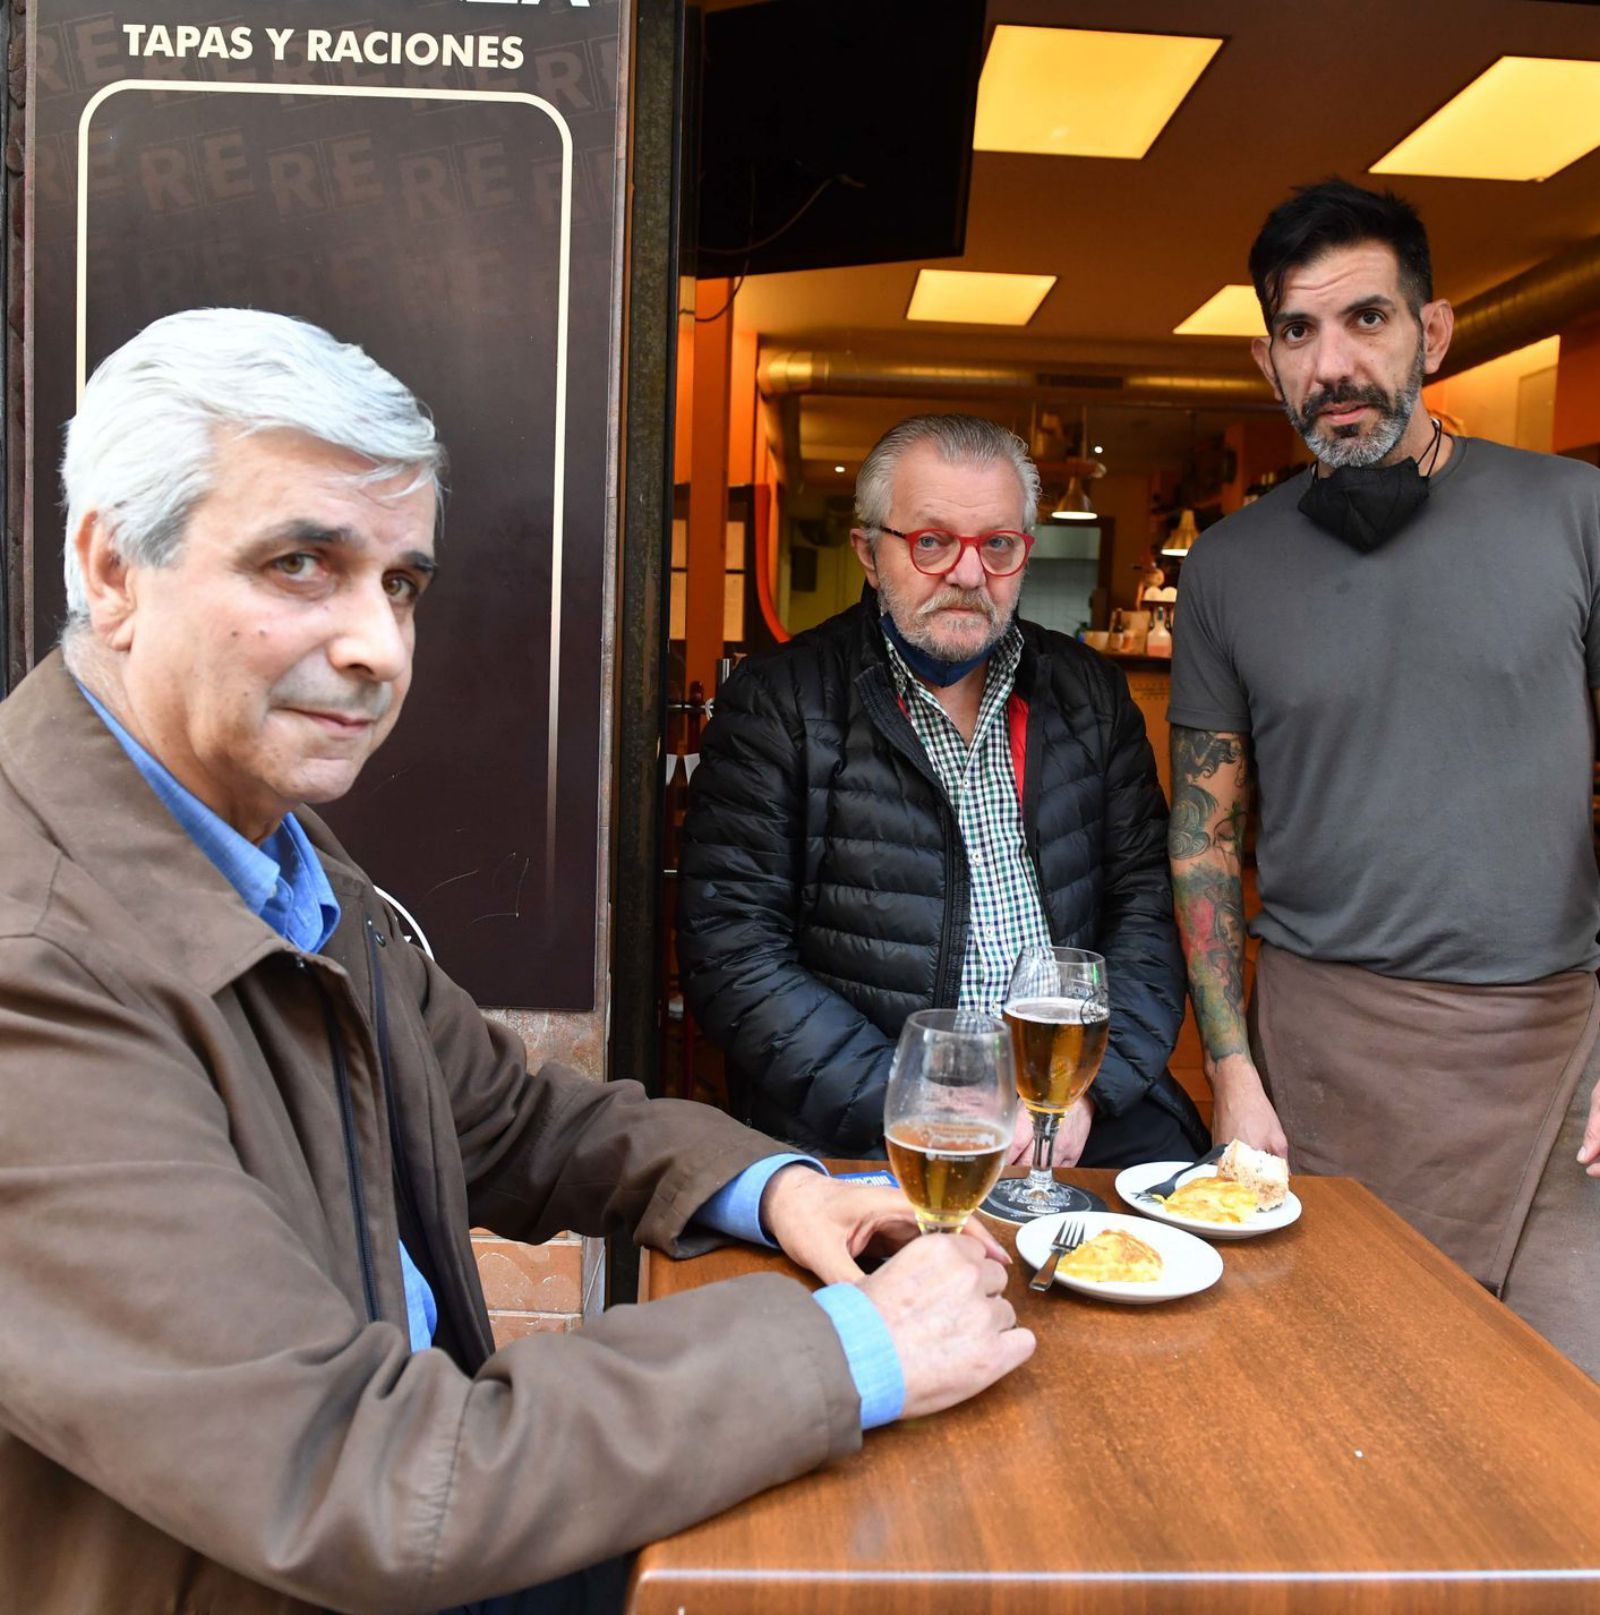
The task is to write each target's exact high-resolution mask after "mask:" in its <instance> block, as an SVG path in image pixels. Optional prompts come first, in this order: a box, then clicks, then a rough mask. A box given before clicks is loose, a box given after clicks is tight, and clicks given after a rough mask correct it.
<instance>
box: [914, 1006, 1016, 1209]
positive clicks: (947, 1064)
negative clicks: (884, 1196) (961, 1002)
mask: <svg viewBox="0 0 1600 1615" xmlns="http://www.w3.org/2000/svg"><path fill="white" fill-rule="evenodd" d="M1016 1118H1017V1080H1016V1074H1015V1072H1014V1070H1013V1068H1012V1048H1011V1038H1010V1035H1009V1034H1008V1033H1007V1031H1006V1029H1005V1027H1004V1026H1003V1025H1002V1024H1001V1023H1000V1022H999V1021H997V1020H995V1019H994V1017H993V1016H992V1015H979V1014H974V1013H972V1012H970V1011H967V1010H956V1009H919V1010H917V1011H916V1013H915V1014H912V1015H908V1016H907V1017H906V1024H905V1026H904V1027H903V1028H902V1029H901V1032H900V1042H899V1044H898V1046H897V1047H896V1049H895V1051H894V1063H893V1065H892V1066H891V1067H890V1069H889V1089H888V1092H887V1094H886V1095H885V1096H884V1104H883V1131H884V1138H885V1142H886V1143H887V1144H888V1147H889V1164H890V1165H891V1166H892V1167H893V1168H894V1175H895V1176H896V1177H897V1178H898V1179H899V1180H900V1187H901V1188H902V1189H904V1190H905V1193H906V1198H907V1199H908V1200H909V1201H910V1202H911V1204H912V1207H913V1209H914V1210H915V1211H916V1214H917V1226H918V1227H919V1228H920V1229H921V1230H922V1232H923V1233H925V1234H956V1233H960V1231H961V1229H962V1228H963V1226H965V1224H966V1220H967V1218H968V1217H970V1216H971V1215H972V1213H973V1211H974V1209H976V1207H977V1204H978V1202H979V1201H980V1200H982V1199H983V1197H984V1196H985V1195H986V1194H988V1192H989V1191H990V1189H992V1188H993V1187H994V1184H995V1179H996V1178H998V1177H999V1176H1000V1173H1001V1170H1002V1168H1004V1166H1005V1164H1006V1155H1007V1154H1008V1152H1009V1149H1010V1144H1011V1133H1012V1129H1013V1128H1014V1126H1015V1125H1016Z"/></svg>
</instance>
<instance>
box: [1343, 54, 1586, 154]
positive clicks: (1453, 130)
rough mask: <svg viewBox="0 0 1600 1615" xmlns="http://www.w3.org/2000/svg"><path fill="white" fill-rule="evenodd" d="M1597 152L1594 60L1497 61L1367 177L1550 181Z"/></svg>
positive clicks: (1516, 58)
mask: <svg viewBox="0 0 1600 1615" xmlns="http://www.w3.org/2000/svg"><path fill="white" fill-rule="evenodd" d="M1596 146H1600V61H1594V62H1589V61H1564V60H1557V59H1555V58H1553V57H1547V56H1502V57H1501V58H1500V60H1499V61H1497V62H1496V63H1495V64H1494V65H1493V66H1492V67H1490V68H1487V69H1486V70H1485V71H1484V72H1482V73H1480V74H1479V75H1478V77H1477V78H1475V79H1474V80H1473V81H1472V83H1470V84H1469V85H1468V86H1467V87H1466V89H1464V90H1463V91H1462V92H1461V93H1460V94H1459V95H1458V96H1456V97H1455V98H1454V99H1453V100H1451V101H1447V102H1446V103H1445V104H1444V106H1442V107H1440V108H1439V110H1438V111H1437V112H1436V113H1434V115H1433V116H1432V117H1431V118H1429V119H1428V121H1427V122H1426V123H1424V124H1422V125H1421V126H1420V127H1419V128H1417V129H1414V130H1413V131H1412V132H1411V133H1410V134H1409V135H1407V136H1406V138H1405V139H1404V140H1402V141H1401V142H1400V144H1399V145H1398V146H1396V147H1395V148H1394V150H1393V151H1391V152H1389V153H1388V154H1387V155H1386V156H1384V157H1380V158H1379V159H1378V161H1377V162H1375V163H1374V164H1373V165H1372V168H1371V170H1370V172H1372V173H1374V174H1429V175H1436V176H1439V177H1443V178H1449V179H1512V180H1536V179H1549V177H1550V176H1551V175H1552V174H1556V173H1559V172H1560V171H1561V170H1562V169H1563V168H1565V167H1566V166H1567V165H1568V164H1569V163H1575V162H1576V161H1577V160H1578V159H1579V158H1580V157H1583V156H1585V155H1587V154H1588V153H1589V152H1591V151H1593V150H1594V149H1595V147H1596Z"/></svg>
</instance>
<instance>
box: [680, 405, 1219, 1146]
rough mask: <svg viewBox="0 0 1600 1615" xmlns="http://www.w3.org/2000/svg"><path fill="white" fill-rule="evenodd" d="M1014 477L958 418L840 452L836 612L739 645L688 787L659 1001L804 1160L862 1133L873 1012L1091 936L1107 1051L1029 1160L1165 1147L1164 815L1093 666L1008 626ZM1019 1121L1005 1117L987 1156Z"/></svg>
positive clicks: (905, 1009)
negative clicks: (666, 992) (674, 968)
mask: <svg viewBox="0 0 1600 1615" xmlns="http://www.w3.org/2000/svg"><path fill="white" fill-rule="evenodd" d="M1038 502H1039V474H1038V471H1037V469H1036V468H1035V467H1034V464H1033V462H1032V461H1031V460H1030V459H1029V458H1028V455H1027V452H1026V449H1025V448H1024V446H1023V444H1022V443H1021V442H1020V441H1019V440H1018V439H1017V438H1016V437H1015V436H1014V435H1013V434H1012V433H1011V432H1008V431H1006V430H1005V429H1004V428H1002V427H999V426H996V425H995V424H994V423H993V422H991V421H987V420H983V419H979V418H977V417H974V416H969V415H919V416H914V417H913V418H911V419H910V420H907V421H903V422H901V423H900V425H898V426H896V427H895V428H893V429H892V430H891V431H890V432H888V433H887V434H886V435H885V436H884V437H883V438H882V439H881V440H880V441H879V443H878V444H877V445H876V446H875V447H874V448H873V450H872V451H871V453H870V454H868V456H867V458H866V460H865V461H864V462H863V463H862V467H861V474H860V476H859V478H858V479H857V482H856V518H857V522H858V525H857V527H856V528H855V529H854V530H853V532H852V535H851V537H852V542H853V543H854V545H855V549H856V554H857V556H858V557H859V558H860V561H861V565H862V567H863V569H864V570H865V572H866V580H867V588H866V590H865V591H864V593H863V597H862V600H861V602H860V604H859V605H857V606H855V607H853V608H851V609H850V610H848V611H844V612H841V613H840V614H839V615H838V616H836V617H833V618H831V619H830V620H829V621H827V622H825V623H823V624H822V625H821V626H820V627H818V628H815V629H812V630H810V631H809V632H807V633H804V634H801V635H800V636H799V637H798V638H796V639H794V640H793V641H791V642H790V643H789V644H788V645H786V646H784V647H783V648H782V649H781V650H779V651H776V652H774V653H773V654H771V655H770V656H766V657H762V658H756V659H754V660H752V661H748V662H745V663H744V664H742V665H741V667H740V668H739V670H738V672H737V673H736V674H735V676H734V677H733V678H732V679H731V680H730V681H729V683H728V684H727V686H726V687H725V689H724V690H723V692H722V693H721V695H719V697H718V700H717V712H716V717H715V719H714V720H713V721H712V723H711V725H710V727H709V728H708V729H707V731H706V736H705V741H704V745H703V747H702V753H701V765H700V767H699V769H698V770H697V772H696V773H695V776H694V781H693V784H692V786H691V789H690V805H689V814H688V818H687V820H686V822H685V825H684V848H683V856H682V860H681V862H682V875H681V882H680V891H681V897H680V904H679V939H678V952H679V962H680V965H681V967H682V973H683V981H684V989H685V995H686V997H687V999H688V1002H689V1005H690V1007H691V1008H692V1009H693V1011H694V1012H695V1014H696V1016H697V1017H698V1018H699V1020H700V1022H701V1024H702V1025H703V1026H704V1027H705V1029H706V1031H707V1033H708V1034H709V1035H710V1036H711V1037H712V1039H713V1040H715V1041H716V1042H717V1043H718V1044H719V1045H720V1046H721V1047H722V1048H723V1049H725V1050H726V1051H727V1054H728V1058H729V1069H730V1079H731V1087H732V1090H733V1098H734V1101H735V1105H736V1107H737V1108H738V1109H739V1110H740V1111H742V1112H743V1114H745V1115H746V1116H747V1117H749V1118H750V1119H752V1120H753V1121H754V1122H755V1123H756V1124H757V1125H758V1126H760V1127H762V1128H763V1129H765V1130H766V1131H768V1132H771V1133H775V1134H777V1135H779V1136H783V1137H787V1138H789V1139H791V1140H793V1141H795V1142H796V1143H798V1144H800V1145H802V1146H804V1147H806V1148H809V1149H816V1150H818V1151H821V1152H823V1153H826V1154H832V1155H843V1156H851V1155H865V1154H877V1153H881V1151H882V1141H883V1096H884V1088H885V1085H886V1084H887V1082H888V1076H889V1063H890V1058H891V1056H892V1054H893V1052H894V1044H895V1039H896V1037H897V1036H898V1035H899V1031H900V1028H901V1025H902V1024H903V1023H904V1021H905V1018H906V1016H907V1015H909V1014H910V1013H911V1012H912V1011H913V1010H917V1009H926V1008H928V1007H930V1006H935V1005H944V1006H955V1007H960V1008H971V1009H980V1010H985V1011H987V1012H989V1013H998V1011H999V1007H1000V1004H1001V1003H1002V1001H1003V999H1004V995H1005V991H1006V986H1007V982H1008V980H1009V977H1010V974H1011V968H1012V965H1013V964H1014V962H1015V960H1016V957H1017V954H1018V953H1019V951H1020V950H1021V949H1022V948H1023V947H1025V946H1027V945H1029V944H1032V943H1051V942H1054V943H1057V944H1062V945H1067V946H1074V947H1084V948H1091V949H1093V950H1095V951H1096V952H1099V953H1102V954H1104V955H1105V956H1106V960H1107V968H1108V974H1109V978H1110V988H1111V1006H1112V1008H1111V1046H1110V1049H1109V1050H1108V1052H1107V1054H1106V1057H1105V1061H1104V1063H1103V1064H1102V1066H1101V1069H1100V1074H1099V1076H1098V1077H1097V1078H1096V1080H1095V1084H1094V1086H1093V1088H1092V1089H1091V1090H1090V1096H1089V1098H1088V1099H1087V1100H1085V1101H1082V1102H1080V1104H1079V1106H1077V1107H1075V1108H1074V1110H1073V1111H1071V1112H1069V1113H1068V1115H1067V1116H1066V1117H1065V1118H1064V1119H1063V1121H1062V1123H1061V1126H1060V1130H1059V1132H1058V1133H1057V1134H1056V1137H1055V1144H1054V1150H1055V1155H1054V1158H1055V1161H1056V1163H1057V1164H1058V1165H1070V1164H1072V1163H1074V1162H1076V1161H1079V1160H1081V1161H1082V1162H1083V1163H1084V1164H1086V1165H1096V1166H1113V1165H1116V1166H1120V1165H1126V1164H1129V1163H1131V1162H1135V1161H1144V1160H1157V1159H1161V1160H1186V1159H1193V1157H1194V1154H1195V1152H1196V1151H1197V1150H1198V1149H1203V1148H1204V1147H1205V1144H1206V1135H1205V1129H1204V1126H1203V1124H1202V1123H1201V1121H1200V1118H1199V1116H1198V1114H1197V1113H1196V1112H1195V1110H1194V1107H1193V1105H1191V1104H1190V1102H1189V1100H1188V1098H1187V1096H1186V1095H1185V1094H1184V1093H1183V1091H1182V1090H1181V1089H1180V1088H1179V1087H1178V1086H1177V1084H1176V1083H1175V1082H1174V1081H1173V1080H1172V1078H1171V1076H1170V1075H1169V1074H1168V1073H1167V1070H1166V1062H1167V1057H1168V1055H1169V1054H1170V1053H1171V1051H1172V1047H1173V1044H1174V1043H1175V1041H1176V1040H1177V1036H1178V1029H1179V1026H1180V1025H1181V1023H1182V1020H1183V1005H1184V980H1183V965H1182V956H1181V954H1180V951H1179V947H1178V939H1177V932H1176V929H1175V927H1174V924H1173V920H1172V903H1171V893H1170V889H1169V886H1168V878H1167V873H1166V869H1165V866H1164V846H1165V836H1166V823H1167V810H1166V804H1165V802H1164V801H1163V799H1162V795H1161V788H1160V786H1159V785H1158V783H1157V780H1156V770H1155V761H1154V758H1153V756H1152V755H1151V751H1150V746H1149V743H1148V741H1147V740H1146V738H1145V732H1144V723H1143V720H1142V719H1141V718H1140V716H1139V711H1138V709H1137V707H1135V706H1134V704H1133V701H1132V700H1131V698H1130V697H1129V694H1128V689H1127V684H1126V682H1125V680H1124V679H1123V677H1122V675H1121V673H1120V672H1118V671H1117V670H1116V669H1115V668H1113V667H1111V666H1110V665H1109V664H1107V663H1106V662H1104V661H1102V660H1101V659H1100V658H1099V657H1097V656H1096V655H1095V654H1094V653H1093V652H1092V651H1089V650H1086V649H1084V647H1082V646H1081V645H1079V644H1077V643H1076V642H1075V641H1073V640H1071V639H1068V638H1066V637H1065V636H1064V635H1061V634H1056V633H1051V632H1050V631H1048V630H1046V629H1043V628H1040V627H1038V626H1037V625H1036V624H1033V623H1029V622H1025V621H1022V620H1020V619H1019V618H1018V617H1017V601H1018V597H1019V595H1020V594H1021V591H1022V585H1023V579H1024V576H1025V575H1026V568H1027V560H1028V552H1029V550H1030V548H1031V547H1032V544H1033V539H1032V536H1031V529H1032V527H1033V524H1034V522H1035V520H1036V519H1037V515H1038ZM1030 1137H1031V1128H1030V1127H1029V1124H1028V1121H1027V1119H1026V1113H1023V1114H1022V1115H1021V1116H1019V1121H1018V1131H1017V1137H1016V1140H1015V1142H1014V1147H1013V1159H1021V1158H1022V1156H1023V1155H1024V1154H1025V1153H1026V1151H1027V1149H1028V1145H1029V1139H1030Z"/></svg>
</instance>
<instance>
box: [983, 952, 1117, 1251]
mask: <svg viewBox="0 0 1600 1615" xmlns="http://www.w3.org/2000/svg"><path fill="white" fill-rule="evenodd" d="M1004 1013H1005V1020H1006V1025H1007V1026H1008V1027H1010V1029H1011V1041H1012V1046H1013V1048H1014V1049H1015V1055H1016V1069H1017V1092H1018V1094H1020V1095H1021V1097H1022V1102H1023V1104H1025V1105H1026V1106H1027V1107H1028V1110H1029V1112H1030V1114H1031V1115H1032V1117H1033V1164H1032V1166H1031V1168H1030V1169H1029V1172H1028V1175H1027V1177H1026V1178H1008V1179H1006V1181H1005V1182H1004V1183H1002V1184H1001V1185H1000V1186H999V1187H998V1188H997V1189H996V1190H995V1192H994V1194H993V1195H992V1196H991V1197H990V1200H989V1206H990V1208H991V1209H994V1210H997V1211H998V1212H999V1215H1001V1216H1003V1217H1009V1218H1011V1219H1013V1220H1014V1221H1016V1222H1028V1221H1031V1220H1032V1219H1033V1218H1034V1217H1044V1216H1049V1215H1052V1214H1054V1213H1055V1212H1058V1211H1086V1210H1088V1209H1089V1207H1090V1205H1091V1204H1092V1202H1091V1201H1090V1199H1089V1197H1088V1196H1087V1195H1086V1194H1084V1193H1083V1192H1082V1190H1080V1189H1074V1188H1072V1187H1070V1186H1069V1185H1068V1184H1065V1183H1057V1182H1056V1180H1055V1178H1054V1177H1053V1176H1052V1175H1051V1171H1050V1165H1049V1162H1050V1153H1051V1149H1052V1146H1053V1145H1054V1144H1055V1137H1056V1129H1057V1128H1058V1127H1059V1126H1060V1125H1061V1118H1062V1117H1063V1116H1064V1115H1066V1113H1067V1112H1068V1111H1069V1110H1070V1109H1071V1108H1072V1106H1073V1105H1075V1104H1076V1103H1077V1102H1078V1101H1079V1100H1080V1099H1081V1098H1082V1097H1083V1096H1084V1094H1086V1093H1087V1092H1088V1091H1089V1084H1090V1083H1091V1082H1093V1081H1094V1079H1095V1073H1096V1072H1097V1071H1099V1069H1100V1061H1101V1060H1102V1059H1103V1058H1104V1057H1105V1052H1106V1042H1107V1040H1108V1038H1109V1036H1110V1033H1111V999H1110V995H1109V993H1108V990H1107V987H1106V962H1105V960H1104V958H1102V957H1101V955H1100V954H1098V953H1088V952H1086V951H1085V950H1084V949H1082V948H1045V947H1036V948H1024V949H1023V950H1022V953H1021V955H1020V956H1019V957H1018V959H1017V964H1016V968H1015V969H1014V970H1013V971H1012V972H1011V985H1010V987H1009V988H1007V990H1006V1002H1005V1011H1004Z"/></svg>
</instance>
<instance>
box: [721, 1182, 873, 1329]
mask: <svg viewBox="0 0 1600 1615" xmlns="http://www.w3.org/2000/svg"><path fill="white" fill-rule="evenodd" d="M797 1161H798V1162H799V1163H800V1164H801V1165H802V1166H809V1167H814V1168H815V1169H816V1170H817V1171H818V1172H820V1173H822V1175H823V1176H824V1177H826V1176H827V1174H828V1169H827V1168H826V1167H825V1166H824V1165H823V1164H822V1162H821V1161H814V1160H812V1158H811V1157H810V1156H809V1155H768V1156H766V1157H765V1158H764V1159H762V1160H759V1161H757V1162H756V1163H755V1164H754V1165H753V1166H747V1167H746V1168H745V1169H744V1171H743V1172H741V1173H740V1174H739V1175H738V1177H736V1178H733V1179H731V1180H730V1181H729V1182H727V1183H725V1184H723V1186H722V1187H721V1188H720V1189H718V1190H717V1192H716V1193H715V1194H714V1195H712V1197H711V1198H710V1199H709V1200H708V1201H706V1203H705V1204H704V1205H703V1206H701V1208H700V1209H699V1210H698V1211H697V1212H696V1213H695V1214H694V1217H693V1218H692V1219H691V1220H692V1221H694V1222H697V1223H699V1224H700V1226H701V1227H702V1228H709V1229H710V1230H711V1231H712V1232H713V1233H715V1234H726V1235H727V1237H728V1238H729V1239H742V1240H745V1241H746V1242H747V1243H749V1244H751V1245H766V1246H769V1247H774V1246H775V1243H776V1242H775V1241H774V1240H773V1239H772V1238H771V1237H770V1236H769V1235H768V1233H767V1230H766V1228H765V1227H764V1226H763V1225H762V1222H761V1196H762V1195H763V1194H764V1193H766V1188H767V1184H768V1183H769V1182H770V1181H771V1180H772V1179H773V1178H774V1177H776V1176H777V1174H778V1173H779V1172H781V1171H782V1170H783V1169H784V1167H786V1166H793V1165H794V1164H795V1163H796V1162H797ZM867 1304H868V1305H869V1306H870V1305H871V1302H868V1303H867Z"/></svg>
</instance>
